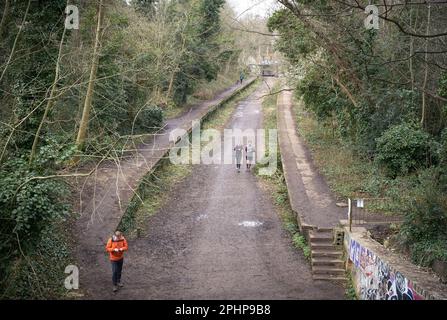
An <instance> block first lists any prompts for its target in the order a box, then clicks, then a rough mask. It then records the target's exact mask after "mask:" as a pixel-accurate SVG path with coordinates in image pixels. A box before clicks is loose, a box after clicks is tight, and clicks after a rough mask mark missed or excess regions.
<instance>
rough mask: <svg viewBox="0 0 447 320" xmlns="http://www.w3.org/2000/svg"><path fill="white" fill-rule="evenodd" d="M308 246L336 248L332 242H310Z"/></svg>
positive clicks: (327, 248)
mask: <svg viewBox="0 0 447 320" xmlns="http://www.w3.org/2000/svg"><path fill="white" fill-rule="evenodd" d="M310 247H311V248H312V249H326V250H331V249H332V250H335V249H336V247H335V246H334V245H333V244H332V243H320V242H311V243H310Z"/></svg>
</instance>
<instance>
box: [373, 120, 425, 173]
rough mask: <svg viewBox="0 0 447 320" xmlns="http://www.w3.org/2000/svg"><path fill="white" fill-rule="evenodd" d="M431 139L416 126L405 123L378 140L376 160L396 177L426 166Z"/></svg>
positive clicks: (385, 133) (390, 129) (394, 127)
mask: <svg viewBox="0 0 447 320" xmlns="http://www.w3.org/2000/svg"><path fill="white" fill-rule="evenodd" d="M430 146H431V137H430V135H429V134H428V133H426V132H424V131H423V130H422V129H420V128H418V127H416V126H415V125H412V124H408V123H403V124H399V125H396V126H393V127H391V128H389V129H388V130H386V131H385V132H384V133H383V134H382V136H381V137H379V138H378V139H377V154H376V160H377V161H378V163H379V164H380V165H381V166H382V167H384V168H385V169H386V170H387V173H388V174H389V175H390V176H392V177H395V176H397V175H399V174H407V173H409V172H411V171H414V170H416V169H418V168H421V167H424V166H426V163H427V156H428V154H429V151H430Z"/></svg>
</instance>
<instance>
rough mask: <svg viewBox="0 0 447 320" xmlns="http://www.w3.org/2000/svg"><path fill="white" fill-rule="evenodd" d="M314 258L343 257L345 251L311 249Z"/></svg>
mask: <svg viewBox="0 0 447 320" xmlns="http://www.w3.org/2000/svg"><path fill="white" fill-rule="evenodd" d="M311 254H312V259H314V258H317V257H331V258H341V257H342V256H343V252H341V251H338V250H311Z"/></svg>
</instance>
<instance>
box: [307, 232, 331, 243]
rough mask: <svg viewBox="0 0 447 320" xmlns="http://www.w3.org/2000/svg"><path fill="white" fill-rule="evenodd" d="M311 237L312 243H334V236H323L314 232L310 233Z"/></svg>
mask: <svg viewBox="0 0 447 320" xmlns="http://www.w3.org/2000/svg"><path fill="white" fill-rule="evenodd" d="M309 238H310V242H311V243H312V242H313V243H317V242H318V243H329V244H332V243H333V242H334V239H333V238H332V237H330V238H329V237H321V236H316V235H313V234H310V235H309Z"/></svg>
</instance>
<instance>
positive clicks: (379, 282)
mask: <svg viewBox="0 0 447 320" xmlns="http://www.w3.org/2000/svg"><path fill="white" fill-rule="evenodd" d="M349 259H350V260H351V261H352V263H353V264H354V266H355V269H356V270H355V273H354V276H355V277H356V280H357V281H356V284H357V286H358V287H357V292H358V293H359V294H360V298H361V299H363V300H424V297H423V296H421V295H419V294H418V293H417V292H416V290H415V289H414V287H413V284H412V283H411V281H409V280H408V279H407V278H405V277H404V276H403V275H402V273H400V272H398V271H393V270H391V269H390V267H389V266H388V264H386V263H385V262H383V261H382V260H381V259H379V257H377V256H376V255H375V254H374V253H373V252H372V251H370V250H369V249H367V248H365V247H362V246H361V245H360V243H358V242H357V241H355V240H353V239H350V243H349Z"/></svg>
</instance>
